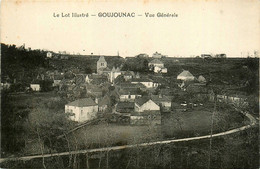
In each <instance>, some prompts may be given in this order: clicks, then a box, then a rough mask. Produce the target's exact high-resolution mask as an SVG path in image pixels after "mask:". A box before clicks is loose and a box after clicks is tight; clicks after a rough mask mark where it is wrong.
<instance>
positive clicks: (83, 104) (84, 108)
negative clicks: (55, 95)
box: [65, 98, 98, 122]
mask: <svg viewBox="0 0 260 169" xmlns="http://www.w3.org/2000/svg"><path fill="white" fill-rule="evenodd" d="M97 112H98V105H97V103H95V102H94V101H93V100H92V99H91V98H84V99H79V100H75V101H73V102H70V103H68V104H66V105H65V113H69V114H70V119H71V120H73V121H77V122H85V121H88V120H92V119H94V118H96V116H97Z"/></svg>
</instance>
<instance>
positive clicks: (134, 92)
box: [119, 88, 142, 101]
mask: <svg viewBox="0 0 260 169" xmlns="http://www.w3.org/2000/svg"><path fill="white" fill-rule="evenodd" d="M140 92H141V91H140V90H138V89H130V88H128V89H121V90H120V91H119V95H120V101H126V100H135V99H136V98H138V97H141V96H142V95H141V93H140Z"/></svg>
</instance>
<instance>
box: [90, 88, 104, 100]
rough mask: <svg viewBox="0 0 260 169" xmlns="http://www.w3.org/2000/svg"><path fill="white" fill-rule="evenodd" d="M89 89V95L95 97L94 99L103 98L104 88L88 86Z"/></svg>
mask: <svg viewBox="0 0 260 169" xmlns="http://www.w3.org/2000/svg"><path fill="white" fill-rule="evenodd" d="M86 89H87V94H88V95H91V96H94V97H98V98H100V97H102V94H103V93H102V88H101V87H100V86H97V85H87V86H86Z"/></svg>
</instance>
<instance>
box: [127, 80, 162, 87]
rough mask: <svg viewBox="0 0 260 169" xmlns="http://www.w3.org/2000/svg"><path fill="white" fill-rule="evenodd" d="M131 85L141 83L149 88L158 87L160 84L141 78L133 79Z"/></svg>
mask: <svg viewBox="0 0 260 169" xmlns="http://www.w3.org/2000/svg"><path fill="white" fill-rule="evenodd" d="M131 83H133V84H137V83H141V84H143V85H144V86H145V87H147V88H155V87H158V83H154V82H153V80H151V79H148V78H140V79H139V78H133V79H132V80H131Z"/></svg>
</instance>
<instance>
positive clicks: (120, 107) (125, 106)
mask: <svg viewBox="0 0 260 169" xmlns="http://www.w3.org/2000/svg"><path fill="white" fill-rule="evenodd" d="M134 109H135V103H134V102H119V103H117V106H116V110H117V111H120V112H123V113H129V112H130V111H134Z"/></svg>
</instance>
